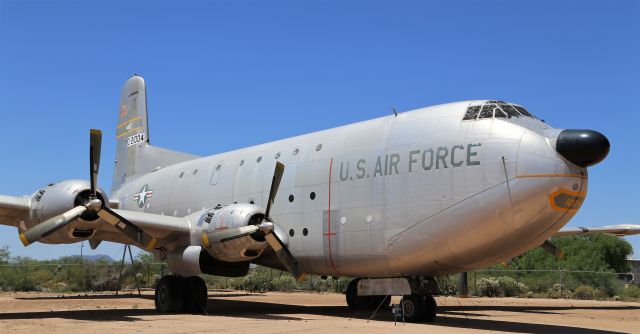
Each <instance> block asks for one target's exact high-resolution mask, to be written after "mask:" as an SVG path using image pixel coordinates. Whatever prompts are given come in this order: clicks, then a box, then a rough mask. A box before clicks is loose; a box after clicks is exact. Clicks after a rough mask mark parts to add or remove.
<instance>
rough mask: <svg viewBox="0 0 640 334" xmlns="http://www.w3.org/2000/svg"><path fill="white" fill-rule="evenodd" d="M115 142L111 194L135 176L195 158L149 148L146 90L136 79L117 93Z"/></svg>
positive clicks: (135, 76)
mask: <svg viewBox="0 0 640 334" xmlns="http://www.w3.org/2000/svg"><path fill="white" fill-rule="evenodd" d="M116 141H117V144H116V165H115V170H114V173H113V184H112V186H111V189H112V190H116V189H118V188H120V186H121V185H122V184H123V183H125V182H126V181H127V180H128V179H130V178H132V177H134V176H136V175H139V174H143V173H147V172H150V171H152V170H155V169H157V168H162V167H165V166H169V165H172V164H176V163H179V162H183V161H187V160H192V159H195V158H197V157H196V156H193V155H190V154H186V153H180V152H175V151H170V150H167V149H163V148H159V147H154V146H151V145H149V125H148V118H147V90H146V87H145V84H144V79H143V78H142V77H140V76H138V75H134V76H132V77H131V78H129V80H127V81H126V82H125V83H124V87H123V88H122V93H120V110H119V112H118V125H117V128H116Z"/></svg>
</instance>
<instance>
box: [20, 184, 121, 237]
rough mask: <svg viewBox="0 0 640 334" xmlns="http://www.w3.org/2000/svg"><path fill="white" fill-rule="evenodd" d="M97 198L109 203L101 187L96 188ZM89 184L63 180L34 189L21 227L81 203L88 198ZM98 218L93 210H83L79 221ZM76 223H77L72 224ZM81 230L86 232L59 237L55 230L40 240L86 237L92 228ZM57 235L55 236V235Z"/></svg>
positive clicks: (38, 221)
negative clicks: (27, 214) (25, 219)
mask: <svg viewBox="0 0 640 334" xmlns="http://www.w3.org/2000/svg"><path fill="white" fill-rule="evenodd" d="M97 192H98V198H99V199H100V200H102V201H103V202H104V203H107V204H108V203H109V199H108V198H107V196H106V194H105V192H103V191H102V189H98V191H97ZM89 193H90V186H89V181H86V180H65V181H62V182H59V183H56V184H50V185H48V186H47V187H44V188H42V189H40V190H38V191H36V192H35V193H34V194H33V195H32V196H31V208H32V210H31V213H30V219H29V220H28V221H26V222H25V225H26V226H21V227H20V228H21V229H26V228H30V227H33V226H35V225H37V224H39V223H41V222H43V221H45V220H47V219H49V218H51V217H54V216H56V215H59V214H62V213H64V212H66V211H69V210H71V209H73V208H74V207H76V206H79V205H83V204H85V203H87V201H88V200H89ZM96 219H98V215H97V214H96V213H95V212H85V213H84V214H83V215H82V216H80V218H78V220H79V221H84V223H86V222H92V221H94V220H96ZM74 225H78V224H74ZM85 227H86V226H84V227H83V229H82V231H84V232H88V233H80V234H78V235H75V233H74V234H73V235H71V234H69V235H68V236H65V237H63V239H65V240H62V239H60V238H61V237H62V235H60V234H59V233H61V232H57V233H55V234H54V235H52V236H51V237H48V238H47V239H48V240H46V239H43V240H41V241H42V242H47V241H49V242H63V241H68V239H69V238H86V237H88V236H90V235H91V234H92V233H91V232H92V230H91V229H89V228H87V229H84V228H85ZM56 235H57V237H56Z"/></svg>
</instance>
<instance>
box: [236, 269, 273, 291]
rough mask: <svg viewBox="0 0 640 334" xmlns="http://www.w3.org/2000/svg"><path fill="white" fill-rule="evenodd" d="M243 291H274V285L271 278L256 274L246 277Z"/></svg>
mask: <svg viewBox="0 0 640 334" xmlns="http://www.w3.org/2000/svg"><path fill="white" fill-rule="evenodd" d="M242 289H243V290H249V291H251V292H266V291H273V283H272V282H271V279H269V277H266V276H264V275H260V274H255V273H254V274H251V275H248V276H246V277H245V279H244V281H243V282H242Z"/></svg>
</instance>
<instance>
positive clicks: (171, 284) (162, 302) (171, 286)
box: [154, 276, 182, 313]
mask: <svg viewBox="0 0 640 334" xmlns="http://www.w3.org/2000/svg"><path fill="white" fill-rule="evenodd" d="M180 283H181V282H180V279H179V278H178V277H176V276H164V277H162V278H161V279H160V281H159V282H158V284H157V285H156V292H155V294H154V300H155V304H156V311H157V312H160V313H167V312H178V311H180V309H181V306H182V305H181V304H182V300H181V299H182V298H180V295H181V293H180V291H179V290H181V289H180V288H181V286H180V285H181V284H180Z"/></svg>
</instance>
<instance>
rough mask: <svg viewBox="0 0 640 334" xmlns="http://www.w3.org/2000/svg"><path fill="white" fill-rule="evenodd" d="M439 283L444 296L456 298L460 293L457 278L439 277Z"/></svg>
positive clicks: (439, 288) (437, 280)
mask: <svg viewBox="0 0 640 334" xmlns="http://www.w3.org/2000/svg"><path fill="white" fill-rule="evenodd" d="M436 282H437V283H438V290H440V294H441V295H443V296H455V295H456V294H457V293H458V286H457V285H456V282H455V278H453V277H451V276H438V277H436Z"/></svg>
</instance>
